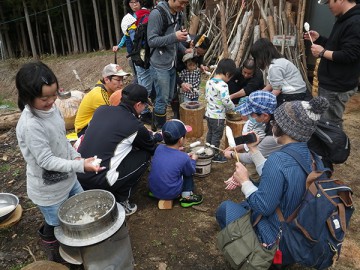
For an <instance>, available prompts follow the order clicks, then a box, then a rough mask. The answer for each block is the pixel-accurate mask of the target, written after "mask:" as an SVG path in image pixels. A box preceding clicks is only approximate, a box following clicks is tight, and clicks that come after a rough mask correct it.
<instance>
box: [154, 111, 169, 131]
mask: <svg viewBox="0 0 360 270" xmlns="http://www.w3.org/2000/svg"><path fill="white" fill-rule="evenodd" d="M165 122H166V113H165V114H157V113H155V112H154V111H153V114H152V123H151V129H152V131H154V132H155V131H157V130H160V129H161V128H162V126H163V125H164V124H165Z"/></svg>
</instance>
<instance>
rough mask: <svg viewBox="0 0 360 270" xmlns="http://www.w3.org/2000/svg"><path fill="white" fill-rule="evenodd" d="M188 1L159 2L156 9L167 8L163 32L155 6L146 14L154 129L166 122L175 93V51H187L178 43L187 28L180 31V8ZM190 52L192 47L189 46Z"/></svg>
mask: <svg viewBox="0 0 360 270" xmlns="http://www.w3.org/2000/svg"><path fill="white" fill-rule="evenodd" d="M188 4H189V0H165V1H161V2H159V3H158V5H157V6H158V8H162V9H164V10H165V11H166V15H167V19H168V22H167V25H168V28H167V29H166V31H165V34H163V33H162V27H163V24H164V22H163V20H162V16H161V14H160V11H159V10H158V9H154V10H153V11H152V12H151V13H150V16H149V22H148V28H147V38H148V44H149V47H150V48H151V50H152V55H151V57H150V65H151V66H150V72H151V75H152V77H153V79H154V85H155V91H156V99H155V106H154V109H153V126H152V128H153V130H155V129H160V128H161V127H162V126H163V125H164V123H165V122H166V108H167V104H168V102H169V101H171V100H172V98H173V94H174V87H175V80H176V69H175V65H176V56H177V52H178V51H180V52H182V53H185V52H187V51H186V48H185V47H184V46H183V45H182V44H181V42H182V41H185V40H186V39H187V35H188V33H187V31H186V30H181V26H182V19H183V18H182V17H183V15H182V10H183V9H184V8H185V6H186V5H188ZM188 50H189V52H190V51H191V49H188Z"/></svg>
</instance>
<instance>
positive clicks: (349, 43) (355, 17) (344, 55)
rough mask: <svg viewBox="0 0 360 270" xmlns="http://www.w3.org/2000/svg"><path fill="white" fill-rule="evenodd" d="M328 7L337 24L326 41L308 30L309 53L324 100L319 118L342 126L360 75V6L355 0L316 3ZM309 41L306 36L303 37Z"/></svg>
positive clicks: (332, 0) (316, 33) (320, 93)
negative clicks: (315, 62)
mask: <svg viewBox="0 0 360 270" xmlns="http://www.w3.org/2000/svg"><path fill="white" fill-rule="evenodd" d="M320 3H321V4H328V5H329V9H330V11H331V12H332V13H333V14H334V15H335V16H336V17H337V21H336V22H335V24H334V27H333V29H332V31H331V34H330V36H329V38H325V37H323V36H320V35H319V33H318V32H316V31H313V30H311V31H310V36H311V39H312V41H313V42H314V43H315V44H313V45H312V46H311V52H312V54H313V55H314V56H315V57H320V58H321V61H320V64H319V69H318V78H319V95H320V96H323V97H325V98H327V99H328V101H329V102H330V106H329V109H328V110H327V111H326V112H325V113H324V115H323V118H325V119H329V120H331V121H334V122H335V123H336V124H338V125H339V126H340V127H342V122H343V120H342V117H343V113H344V110H345V104H346V102H347V101H348V100H349V99H350V97H351V96H352V95H353V94H354V93H355V92H356V91H357V89H358V83H359V81H358V79H359V75H360V27H359V26H360V5H356V1H355V0H330V1H320ZM304 37H305V39H307V40H310V37H309V34H308V33H306V34H305V35H304Z"/></svg>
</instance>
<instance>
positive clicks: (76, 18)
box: [74, 1, 83, 53]
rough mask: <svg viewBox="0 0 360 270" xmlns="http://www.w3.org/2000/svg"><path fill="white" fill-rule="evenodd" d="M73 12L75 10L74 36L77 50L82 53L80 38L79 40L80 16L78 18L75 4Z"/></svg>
mask: <svg viewBox="0 0 360 270" xmlns="http://www.w3.org/2000/svg"><path fill="white" fill-rule="evenodd" d="M78 2H79V1H78ZM74 12H75V29H76V37H77V42H78V46H79V52H80V53H82V52H83V50H82V43H81V41H82V40H81V28H80V18H79V12H78V9H77V6H76V8H75V10H74Z"/></svg>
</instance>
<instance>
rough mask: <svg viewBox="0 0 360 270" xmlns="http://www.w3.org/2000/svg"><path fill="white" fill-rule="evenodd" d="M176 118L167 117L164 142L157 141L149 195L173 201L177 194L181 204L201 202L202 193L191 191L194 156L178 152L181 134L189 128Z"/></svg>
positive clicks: (192, 188)
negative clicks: (197, 193)
mask: <svg viewBox="0 0 360 270" xmlns="http://www.w3.org/2000/svg"><path fill="white" fill-rule="evenodd" d="M190 130H191V127H190V126H185V125H184V123H183V122H181V121H180V120H177V119H173V120H170V121H168V122H166V123H165V124H164V126H163V127H162V135H163V138H164V142H165V144H166V145H163V144H160V145H159V146H158V147H157V148H156V150H155V154H154V156H153V158H152V161H151V170H150V175H149V188H150V191H151V192H152V194H153V195H154V196H155V197H156V198H158V199H161V200H173V199H176V198H178V197H179V195H181V198H180V205H181V206H182V207H190V206H193V205H197V204H200V203H202V200H203V199H202V196H201V195H195V194H193V190H194V180H193V174H194V173H195V166H196V160H197V158H198V157H197V155H195V154H193V153H190V154H189V155H188V154H186V153H184V152H182V151H180V149H181V148H182V147H183V145H184V142H185V134H186V132H188V131H190Z"/></svg>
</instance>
